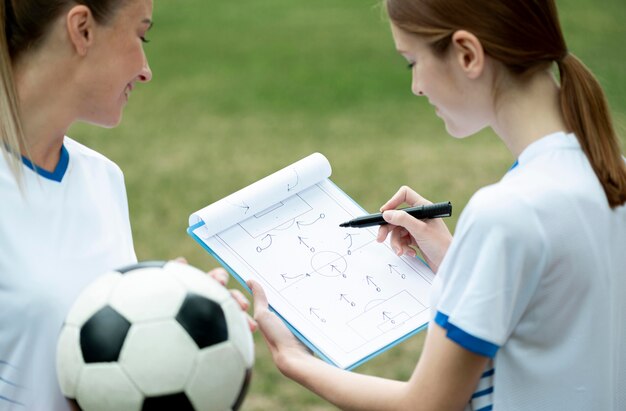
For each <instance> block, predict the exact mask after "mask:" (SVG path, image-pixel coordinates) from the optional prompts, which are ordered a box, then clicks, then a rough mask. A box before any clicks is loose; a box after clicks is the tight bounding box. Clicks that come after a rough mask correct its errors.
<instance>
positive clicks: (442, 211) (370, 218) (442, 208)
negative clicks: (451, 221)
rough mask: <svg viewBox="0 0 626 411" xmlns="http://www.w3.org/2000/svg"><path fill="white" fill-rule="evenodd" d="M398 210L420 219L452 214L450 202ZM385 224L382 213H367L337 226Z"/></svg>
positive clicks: (359, 226) (360, 226)
mask: <svg viewBox="0 0 626 411" xmlns="http://www.w3.org/2000/svg"><path fill="white" fill-rule="evenodd" d="M400 211H406V212H407V213H408V214H409V215H411V216H413V217H415V218H418V219H420V220H423V219H426V218H441V217H450V216H451V215H452V204H451V203H450V202H449V201H448V202H444V203H435V204H424V205H419V206H415V207H408V208H401V209H400ZM384 224H387V222H386V221H385V219H384V218H383V213H375V214H369V215H365V216H361V217H357V218H354V219H352V220H350V221H346V222H345V223H342V224H339V227H357V228H363V227H371V226H374V225H384Z"/></svg>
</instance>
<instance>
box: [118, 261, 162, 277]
mask: <svg viewBox="0 0 626 411" xmlns="http://www.w3.org/2000/svg"><path fill="white" fill-rule="evenodd" d="M165 264H167V261H141V262H139V263H136V264H131V265H127V266H126V267H122V268H118V269H116V270H115V271H117V272H118V273H120V274H126V273H128V272H130V271H133V270H140V269H142V268H163V266H164V265H165Z"/></svg>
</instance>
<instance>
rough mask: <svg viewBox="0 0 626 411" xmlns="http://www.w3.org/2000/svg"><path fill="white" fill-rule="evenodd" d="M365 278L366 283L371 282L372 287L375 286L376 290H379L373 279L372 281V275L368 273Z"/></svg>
mask: <svg viewBox="0 0 626 411" xmlns="http://www.w3.org/2000/svg"><path fill="white" fill-rule="evenodd" d="M365 279H366V280H367V285H370V284H372V285H373V286H374V287H376V291H378V292H380V287H379V286H377V285H376V283H375V282H374V281H372V277H370V276H369V275H367V276H365Z"/></svg>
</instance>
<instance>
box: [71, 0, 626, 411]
mask: <svg viewBox="0 0 626 411" xmlns="http://www.w3.org/2000/svg"><path fill="white" fill-rule="evenodd" d="M154 3H155V11H154V21H155V24H154V28H153V30H152V31H151V32H150V33H149V35H148V38H149V39H150V40H151V42H150V43H149V44H147V45H146V51H147V54H148V57H149V59H150V64H151V67H152V70H153V73H154V78H153V80H152V82H151V83H150V84H148V85H139V87H138V88H137V89H136V90H135V91H134V92H133V95H132V96H131V99H130V100H131V101H130V103H129V105H128V107H127V109H126V111H125V115H124V117H125V118H124V121H123V123H122V125H121V126H119V127H117V128H116V129H114V130H104V129H99V128H96V127H91V126H87V125H77V126H75V127H74V128H73V129H72V130H71V133H70V135H71V136H73V137H74V138H76V139H78V140H79V141H81V142H83V143H85V144H87V145H88V146H91V147H93V148H95V149H96V150H98V151H100V152H102V153H104V154H105V155H107V156H108V157H109V158H111V159H113V160H114V161H115V162H117V163H118V164H119V165H120V166H121V168H122V169H123V170H124V172H125V176H126V183H127V189H128V193H129V202H130V211H131V220H132V225H133V233H134V238H135V244H136V251H137V255H138V258H139V259H140V260H148V259H168V258H174V257H177V256H185V257H186V258H187V259H188V260H189V262H190V263H191V264H193V265H196V266H198V267H200V268H203V269H205V270H208V269H209V268H212V267H215V266H216V262H215V260H213V259H212V258H211V257H210V256H209V255H208V254H207V253H205V252H204V251H203V249H202V248H201V247H200V246H199V245H198V244H196V243H195V242H194V241H193V240H192V239H191V238H190V237H189V236H188V235H187V234H186V231H185V229H186V228H187V218H188V216H189V214H190V213H191V212H193V211H196V210H198V209H200V208H202V207H204V206H205V205H207V204H209V203H211V202H213V201H216V200H218V199H220V198H222V197H224V196H226V195H228V194H230V193H232V192H233V191H236V190H238V189H240V188H242V187H244V186H246V185H248V184H250V183H252V182H254V181H256V180H258V179H260V178H262V177H264V176H266V175H268V174H271V173H272V172H274V171H276V170H278V169H279V168H282V167H284V166H286V165H288V164H290V163H292V162H294V161H296V160H299V159H300V158H302V157H305V156H307V155H308V154H310V153H312V152H316V151H318V152H321V153H323V154H324V155H326V157H327V158H328V159H329V160H330V162H331V165H332V166H333V175H332V177H331V178H332V179H333V181H335V182H336V183H337V184H338V185H339V186H340V187H342V188H343V189H344V190H345V191H346V192H347V193H348V194H349V195H351V196H352V197H353V198H354V199H355V200H356V201H357V202H359V203H360V204H361V205H362V206H363V207H365V208H366V209H367V210H370V211H374V210H377V209H378V208H379V207H380V205H381V204H382V203H384V202H385V201H386V200H387V199H388V198H389V197H390V196H391V195H392V194H393V193H394V192H395V191H396V190H397V188H398V187H399V186H401V185H403V184H408V185H410V186H412V187H414V188H415V189H416V190H418V191H419V192H420V193H421V194H422V195H424V196H425V197H427V198H429V199H431V200H432V201H447V200H450V201H452V203H453V204H454V206H455V216H454V217H453V218H451V219H448V220H447V221H448V224H449V226H450V228H451V229H452V230H453V229H454V226H455V223H456V221H457V217H458V214H459V212H460V211H461V210H462V208H463V207H464V205H465V204H466V203H467V201H468V199H469V197H470V196H471V194H472V193H473V192H474V191H475V190H476V189H478V188H479V187H481V186H483V185H486V184H490V183H493V182H496V181H497V180H498V179H499V178H500V177H501V176H502V175H503V174H504V173H505V172H506V171H507V169H508V167H509V166H510V165H511V163H512V162H513V161H514V159H513V158H512V157H511V155H510V154H509V153H508V152H507V151H506V149H505V148H504V146H503V145H502V144H501V143H500V141H499V140H498V139H497V138H496V137H495V136H494V135H493V134H492V133H491V132H489V131H485V132H482V133H480V134H479V135H476V136H474V137H471V138H467V139H463V140H457V139H454V138H451V137H449V136H448V135H447V134H446V131H445V129H444V126H443V124H442V122H441V121H440V120H439V118H437V117H436V116H435V115H434V113H433V109H432V108H431V107H430V106H429V105H428V103H427V101H426V99H420V98H416V97H414V96H413V95H412V94H411V92H410V72H409V71H408V70H407V69H406V62H405V61H404V60H403V59H402V58H401V57H400V56H399V55H397V54H396V52H395V51H394V48H393V43H392V39H391V35H390V33H389V28H388V24H387V22H386V19H385V17H384V13H383V11H382V9H381V7H380V4H379V3H378V1H377V0H315V1H297V0H236V1H207V0H164V1H161V0H155V2H154ZM557 3H558V6H559V8H560V13H561V20H562V24H563V29H564V31H565V36H566V38H567V40H568V46H569V48H570V50H571V51H572V52H573V53H575V54H576V55H578V56H579V57H580V58H582V59H583V61H585V63H586V64H587V65H588V66H589V67H590V68H591V69H592V70H593V71H594V73H595V74H596V75H597V76H598V78H599V79H600V81H601V83H602V84H603V86H604V88H605V91H606V92H607V95H608V99H609V102H610V104H611V106H612V112H613V116H614V119H615V121H616V123H617V126H618V131H619V133H620V135H621V141H622V147H624V143H625V142H626V139H625V138H624V137H625V135H626V132H625V130H626V127H625V126H624V125H625V124H626V51H625V50H626V49H625V48H624V41H625V40H626V25H624V22H625V21H626V3H625V2H624V1H623V0H608V1H603V2H594V1H591V0H559V1H557ZM231 285H232V286H234V287H238V284H237V283H236V281H234V280H233V281H231ZM255 339H256V343H257V344H256V347H257V350H256V354H257V360H256V364H255V370H254V375H253V380H252V384H251V387H250V391H249V393H248V396H247V399H246V401H245V403H244V406H243V409H244V410H332V409H335V408H334V407H332V406H330V405H328V404H326V403H324V402H323V401H321V400H320V399H318V398H317V397H315V396H314V395H312V394H310V393H308V392H307V391H305V390H304V389H303V388H301V387H300V386H298V385H297V384H295V383H293V382H290V381H288V380H287V379H285V378H284V377H282V376H281V375H280V373H278V372H277V371H276V370H275V368H274V366H273V364H272V363H271V361H270V358H269V355H268V352H267V349H266V348H265V345H264V343H263V341H262V338H261V336H260V335H256V336H255ZM422 342H423V333H422V334H421V335H418V336H416V337H413V338H411V339H409V340H408V341H406V342H404V343H402V344H401V345H400V346H398V347H396V348H394V349H392V350H391V351H389V352H387V353H385V354H383V355H380V356H378V357H376V358H374V359H373V360H371V361H370V362H369V363H367V364H365V365H364V366H362V367H360V368H359V369H357V371H358V372H363V373H368V374H376V375H379V376H383V377H389V378H397V379H406V378H408V377H409V376H410V373H411V372H412V370H413V367H414V365H415V363H416V361H417V359H418V357H419V354H420V350H421V346H422Z"/></svg>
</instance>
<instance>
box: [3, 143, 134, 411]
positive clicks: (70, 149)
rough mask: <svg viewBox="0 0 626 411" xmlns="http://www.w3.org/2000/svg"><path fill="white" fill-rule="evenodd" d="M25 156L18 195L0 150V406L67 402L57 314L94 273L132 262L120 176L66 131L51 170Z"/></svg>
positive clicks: (32, 407)
mask: <svg viewBox="0 0 626 411" xmlns="http://www.w3.org/2000/svg"><path fill="white" fill-rule="evenodd" d="M25 163H26V164H25V165H23V168H22V169H23V176H24V179H23V180H24V181H23V194H20V190H19V188H18V187H17V184H16V182H15V179H14V177H13V175H12V174H11V172H10V170H9V167H8V165H7V162H6V159H5V158H4V156H3V155H2V154H0V410H2V411H5V410H18V411H62V410H69V407H68V404H67V402H66V401H65V400H64V398H63V396H62V394H61V391H60V389H59V388H58V383H57V379H56V368H55V356H56V342H57V337H58V335H59V331H60V328H61V325H62V323H63V320H64V318H65V315H66V313H67V312H68V310H69V308H70V307H71V305H72V303H73V302H74V300H75V299H76V297H77V296H78V294H79V293H80V291H81V290H82V289H83V288H84V287H85V286H86V285H87V284H88V283H90V282H91V281H92V280H94V279H95V278H96V277H97V276H98V275H100V274H103V273H104V272H106V271H108V270H111V269H114V268H117V267H120V266H124V265H127V264H131V263H134V262H135V261H136V256H135V252H134V248H133V243H132V234H131V230H130V223H129V216H128V202H127V198H126V190H125V186H124V177H123V175H122V172H121V170H120V169H119V167H117V165H115V164H114V163H113V162H111V161H110V160H108V159H107V158H105V157H104V156H102V155H100V154H98V153H96V152H95V151H93V150H91V149H89V148H87V147H85V146H83V145H81V144H79V143H77V142H76V141H73V140H71V139H69V138H67V137H66V138H65V141H64V147H63V149H62V152H61V160H60V161H59V164H58V166H57V168H56V170H55V171H54V172H53V173H49V172H46V171H45V170H41V169H38V170H37V172H35V171H33V170H32V169H31V168H29V167H28V166H29V165H30V163H29V162H28V160H25ZM30 167H32V165H30Z"/></svg>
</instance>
